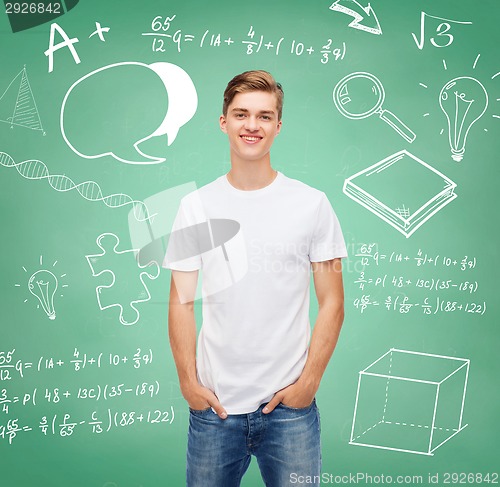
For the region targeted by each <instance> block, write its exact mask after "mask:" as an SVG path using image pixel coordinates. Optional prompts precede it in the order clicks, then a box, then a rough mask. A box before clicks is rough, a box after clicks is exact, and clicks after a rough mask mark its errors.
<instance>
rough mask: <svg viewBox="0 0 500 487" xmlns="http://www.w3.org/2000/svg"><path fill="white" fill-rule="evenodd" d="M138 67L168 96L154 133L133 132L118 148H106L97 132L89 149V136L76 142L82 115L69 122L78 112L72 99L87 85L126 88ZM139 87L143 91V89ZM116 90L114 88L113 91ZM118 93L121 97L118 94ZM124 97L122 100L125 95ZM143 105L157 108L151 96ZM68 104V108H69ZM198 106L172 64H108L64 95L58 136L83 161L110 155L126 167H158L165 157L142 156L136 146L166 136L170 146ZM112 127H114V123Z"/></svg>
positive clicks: (189, 85)
mask: <svg viewBox="0 0 500 487" xmlns="http://www.w3.org/2000/svg"><path fill="white" fill-rule="evenodd" d="M137 68H140V69H141V70H142V69H143V68H145V69H148V70H149V71H150V72H153V73H155V74H156V75H157V76H158V78H159V79H160V80H161V82H162V84H163V86H164V89H165V92H166V94H168V109H167V106H165V112H164V115H163V121H161V123H160V124H159V126H157V128H156V130H154V131H153V132H152V133H151V132H150V133H148V134H147V135H146V136H144V134H140V135H139V132H137V133H134V134H132V135H133V140H131V141H129V142H127V141H126V140H123V143H122V144H121V145H120V147H109V144H110V141H109V134H108V133H104V132H103V131H102V130H99V131H98V133H96V136H95V137H94V139H96V141H95V142H94V144H96V145H94V146H93V147H88V144H89V143H90V141H89V140H88V137H86V138H85V140H78V134H79V132H81V124H82V121H81V116H80V115H78V119H75V120H74V121H73V122H74V123H73V124H71V122H68V112H69V115H71V114H73V118H74V112H76V111H77V106H78V104H77V102H76V101H74V100H73V99H74V98H75V99H77V100H78V99H79V98H82V97H83V94H82V93H85V90H86V89H88V86H87V85H89V83H97V86H102V84H103V82H114V83H115V85H119V86H122V85H126V83H127V82H128V81H130V73H129V71H130V70H131V69H137ZM126 70H127V71H126ZM141 88H142V90H143V91H144V87H141ZM130 89H131V90H132V92H133V94H134V95H135V90H136V89H139V88H138V87H135V86H132V85H131V88H130ZM116 90H117V89H116V88H115V91H116ZM119 94H120V95H121V93H119ZM127 96H128V95H127ZM123 97H124V98H125V95H124V96H123ZM119 101H120V105H123V106H124V109H126V108H127V103H130V101H127V100H125V99H123V100H119ZM145 102H146V103H149V104H150V105H151V106H157V105H158V99H157V98H156V97H155V94H154V93H151V96H150V98H149V99H148V100H146V101H145ZM68 105H69V106H70V108H68ZM197 106H198V95H197V93H196V88H195V86H194V84H193V81H192V80H191V78H190V77H189V75H188V74H187V73H186V72H185V71H184V70H183V69H182V68H180V67H179V66H176V65H175V64H171V63H165V62H159V63H152V64H149V65H148V64H144V63H139V62H123V63H115V64H110V65H108V66H104V67H102V68H99V69H96V70H95V71H92V72H91V73H88V74H86V75H85V76H83V77H82V78H80V79H78V80H77V81H75V82H74V83H73V84H72V85H71V87H70V88H69V90H68V91H67V93H66V95H65V96H64V99H63V102H62V106H61V115H60V127H61V134H62V136H63V139H64V141H65V142H66V144H67V145H68V147H69V148H70V149H71V150H72V151H73V152H75V153H76V154H78V155H79V156H80V157H84V158H86V159H96V158H99V157H104V156H107V155H109V156H112V157H114V158H115V159H117V160H119V161H121V162H125V163H129V164H157V163H160V162H164V161H165V160H166V159H165V158H164V157H156V156H150V155H148V154H145V153H144V152H143V151H141V149H140V148H139V145H140V144H141V143H143V142H145V141H147V140H149V139H151V138H152V137H160V136H163V135H166V136H167V143H168V145H169V146H170V145H171V144H172V143H173V142H174V140H175V139H176V137H177V134H178V132H179V129H180V128H181V127H182V126H183V125H185V124H186V123H187V122H189V120H191V118H192V117H193V116H194V114H195V113H196V109H197ZM142 109H143V111H144V110H145V111H147V110H148V107H142ZM101 110H102V108H101ZM115 112H116V108H113V110H108V111H104V112H103V114H102V117H100V118H103V117H105V116H113V117H114V116H116V113H115ZM92 116H93V118H94V120H93V125H92V126H94V127H96V130H97V129H98V128H99V126H96V123H95V115H92ZM70 120H71V119H70ZM113 121H115V119H113ZM91 122H92V120H90V119H89V120H88V123H89V125H90V123H91ZM112 125H114V126H117V124H116V123H113V124H112ZM123 138H124V137H121V139H123Z"/></svg>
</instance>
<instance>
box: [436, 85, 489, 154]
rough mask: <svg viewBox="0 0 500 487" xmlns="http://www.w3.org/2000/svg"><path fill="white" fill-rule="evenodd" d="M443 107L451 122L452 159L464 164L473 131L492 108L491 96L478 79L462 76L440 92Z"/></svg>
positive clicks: (449, 124)
mask: <svg viewBox="0 0 500 487" xmlns="http://www.w3.org/2000/svg"><path fill="white" fill-rule="evenodd" d="M439 106H440V107H441V110H443V112H444V114H445V115H446V119H447V121H448V140H449V143H450V149H451V157H452V159H453V160H454V161H456V162H460V161H461V160H462V159H463V157H464V153H465V142H466V140H467V136H468V134H469V131H470V128H471V127H472V125H474V123H475V122H477V121H478V120H479V119H480V118H481V117H482V115H483V114H484V112H485V111H486V108H487V107H488V93H487V92H486V90H485V88H484V86H483V85H482V84H481V83H480V82H479V81H478V80H477V79H475V78H471V77H469V76H461V77H459V78H454V79H452V80H451V81H448V82H447V83H446V84H445V85H444V86H443V88H442V89H441V92H440V93H439Z"/></svg>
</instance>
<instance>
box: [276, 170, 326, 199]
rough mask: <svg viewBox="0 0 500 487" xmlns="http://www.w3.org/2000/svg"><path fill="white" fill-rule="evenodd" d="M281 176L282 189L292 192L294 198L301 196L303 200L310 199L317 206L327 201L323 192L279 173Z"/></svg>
mask: <svg viewBox="0 0 500 487" xmlns="http://www.w3.org/2000/svg"><path fill="white" fill-rule="evenodd" d="M281 176H282V178H283V188H285V189H286V190H287V191H290V192H292V193H293V194H294V195H295V196H303V197H305V198H308V199H312V200H314V201H316V202H317V203H318V204H319V203H320V202H321V201H322V200H325V199H327V197H326V194H325V193H324V192H323V191H320V190H319V189H316V188H314V187H312V186H309V185H308V184H306V183H304V182H302V181H300V180H298V179H293V178H289V177H288V176H285V175H284V174H283V173H281Z"/></svg>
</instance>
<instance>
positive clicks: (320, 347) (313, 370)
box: [299, 301, 344, 391]
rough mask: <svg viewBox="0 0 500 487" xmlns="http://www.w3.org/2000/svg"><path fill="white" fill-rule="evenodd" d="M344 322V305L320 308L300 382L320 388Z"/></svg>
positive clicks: (338, 304) (328, 305)
mask: <svg viewBox="0 0 500 487" xmlns="http://www.w3.org/2000/svg"><path fill="white" fill-rule="evenodd" d="M343 321H344V304H343V301H342V302H331V303H328V304H325V305H323V306H320V309H319V311H318V317H317V319H316V323H315V325H314V328H313V333H312V337H311V342H310V345H309V351H308V356H307V361H306V364H305V366H304V370H303V371H302V374H301V376H300V378H299V381H300V382H301V383H303V384H304V385H307V386H309V387H311V388H314V390H315V391H316V390H317V389H318V387H319V384H320V381H321V378H322V377H323V373H324V371H325V369H326V366H327V365H328V362H329V361H330V358H331V356H332V354H333V351H334V349H335V346H336V345H337V341H338V338H339V334H340V329H341V327H342V323H343Z"/></svg>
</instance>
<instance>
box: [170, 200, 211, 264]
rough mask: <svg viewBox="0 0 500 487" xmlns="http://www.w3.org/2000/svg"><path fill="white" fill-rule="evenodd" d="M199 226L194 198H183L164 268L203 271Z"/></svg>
mask: <svg viewBox="0 0 500 487" xmlns="http://www.w3.org/2000/svg"><path fill="white" fill-rule="evenodd" d="M199 226H200V225H199V217H198V218H197V215H196V209H195V208H194V207H193V204H192V198H191V201H190V199H189V198H183V199H182V200H181V203H180V205H179V210H178V211H177V216H176V217H175V220H174V224H173V225H172V231H171V233H170V236H169V239H168V246H167V251H166V254H165V259H164V260H163V264H162V267H164V268H166V269H171V270H175V271H185V272H187V271H195V270H198V269H201V266H202V259H201V252H200V249H199V247H200V241H199Z"/></svg>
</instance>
